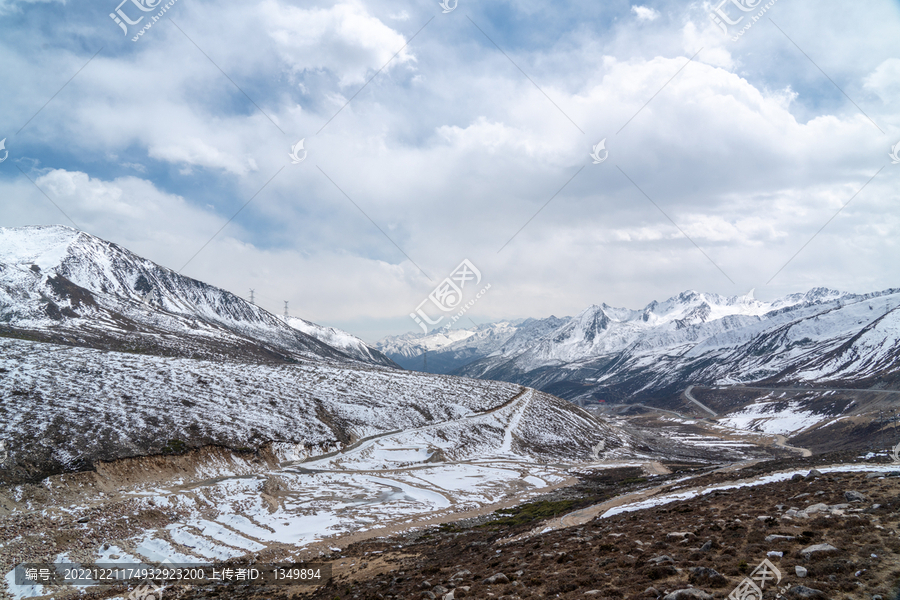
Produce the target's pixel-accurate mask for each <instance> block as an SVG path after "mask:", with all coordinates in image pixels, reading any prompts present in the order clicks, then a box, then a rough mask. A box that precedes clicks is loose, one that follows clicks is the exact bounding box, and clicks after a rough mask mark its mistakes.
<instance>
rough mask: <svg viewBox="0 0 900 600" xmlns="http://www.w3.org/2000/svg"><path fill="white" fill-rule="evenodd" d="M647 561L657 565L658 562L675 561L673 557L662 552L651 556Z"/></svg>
mask: <svg viewBox="0 0 900 600" xmlns="http://www.w3.org/2000/svg"><path fill="white" fill-rule="evenodd" d="M647 562H648V563H651V564H654V565H658V564H660V563H664V562H670V563H673V562H675V559H674V558H672V557H671V556H669V555H668V554H663V555H662V556H655V557H653V558H651V559H650V560H648V561H647Z"/></svg>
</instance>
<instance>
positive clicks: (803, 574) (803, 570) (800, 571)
mask: <svg viewBox="0 0 900 600" xmlns="http://www.w3.org/2000/svg"><path fill="white" fill-rule="evenodd" d="M794 572H795V573H796V574H797V577H806V573H807V571H806V567H801V566H800V565H797V566H796V567H794Z"/></svg>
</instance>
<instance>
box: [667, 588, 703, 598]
mask: <svg viewBox="0 0 900 600" xmlns="http://www.w3.org/2000/svg"><path fill="white" fill-rule="evenodd" d="M663 600H713V595H712V594H708V593H706V592H704V591H703V590H698V589H697V588H686V589H683V590H675V591H674V592H672V593H671V594H666V596H665V597H663Z"/></svg>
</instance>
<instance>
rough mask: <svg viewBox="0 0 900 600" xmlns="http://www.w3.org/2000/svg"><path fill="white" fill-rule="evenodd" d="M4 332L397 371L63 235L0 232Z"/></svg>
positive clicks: (82, 238) (221, 294) (66, 231)
mask: <svg viewBox="0 0 900 600" xmlns="http://www.w3.org/2000/svg"><path fill="white" fill-rule="evenodd" d="M310 325H311V324H310ZM0 333H4V334H6V335H10V336H15V337H26V338H29V339H39V340H44V341H56V342H60V343H67V344H75V345H82V346H92V347H97V348H108V349H120V350H128V351H137V352H146V353H152V354H162V355H171V356H185V357H205V358H211V359H212V358H225V357H232V358H239V357H243V358H253V359H254V360H276V361H287V362H290V361H295V360H298V359H311V360H317V359H329V360H348V359H351V358H352V359H355V360H364V361H367V362H375V363H379V364H385V365H393V363H392V362H391V361H390V360H388V359H386V358H384V357H383V356H380V355H378V354H377V353H370V354H368V355H366V354H364V353H363V352H360V351H358V350H357V351H353V352H351V353H349V354H348V353H346V352H344V351H343V350H342V349H340V348H334V347H332V346H330V345H328V344H327V342H323V341H321V340H320V339H317V337H316V336H315V335H308V334H307V333H304V332H303V331H302V330H298V329H296V328H294V327H290V326H289V325H287V324H286V323H285V322H284V321H283V320H282V319H280V318H278V317H276V316H274V315H272V314H270V313H269V312H267V311H265V310H263V309H262V308H260V307H258V306H255V305H253V304H250V303H249V302H246V301H245V300H243V299H242V298H239V297H238V296H235V295H234V294H231V293H230V292H227V291H225V290H222V289H219V288H216V287H214V286H211V285H208V284H206V283H203V282H201V281H197V280H195V279H191V278H189V277H185V276H182V275H179V274H178V273H175V272H174V271H172V270H170V269H166V268H165V267H161V266H159V265H157V264H155V263H153V262H151V261H149V260H147V259H144V258H141V257H139V256H137V255H135V254H133V253H132V252H129V251H128V250H126V249H124V248H122V247H120V246H118V245H116V244H113V243H111V242H107V241H104V240H101V239H99V238H97V237H94V236H92V235H89V234H86V233H83V232H80V231H77V230H75V229H70V228H68V227H61V226H55V227H22V228H15V229H13V228H0Z"/></svg>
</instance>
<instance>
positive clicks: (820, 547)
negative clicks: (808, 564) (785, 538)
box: [800, 544, 839, 557]
mask: <svg viewBox="0 0 900 600" xmlns="http://www.w3.org/2000/svg"><path fill="white" fill-rule="evenodd" d="M816 552H839V550H838V549H837V548H835V547H834V546H832V545H831V544H813V545H812V546H807V547H806V548H804V549H803V550H801V551H800V554H802V555H803V556H805V557H809V556H810V555H811V554H815V553H816Z"/></svg>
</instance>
